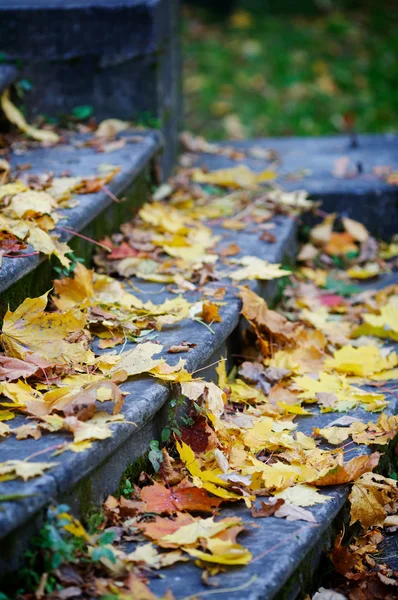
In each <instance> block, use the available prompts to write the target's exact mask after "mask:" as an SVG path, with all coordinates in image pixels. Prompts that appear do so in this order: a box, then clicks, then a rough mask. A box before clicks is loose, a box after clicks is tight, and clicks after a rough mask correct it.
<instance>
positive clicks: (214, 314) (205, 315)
mask: <svg viewBox="0 0 398 600" xmlns="http://www.w3.org/2000/svg"><path fill="white" fill-rule="evenodd" d="M200 318H201V319H203V321H204V322H205V323H221V321H222V318H221V317H220V315H219V313H218V306H217V304H213V303H212V302H204V303H203V308H202V312H201V314H200Z"/></svg>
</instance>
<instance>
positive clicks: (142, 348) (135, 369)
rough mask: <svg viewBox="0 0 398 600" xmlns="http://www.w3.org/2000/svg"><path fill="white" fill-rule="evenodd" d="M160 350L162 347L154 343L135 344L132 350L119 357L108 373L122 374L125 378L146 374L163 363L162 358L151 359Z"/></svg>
mask: <svg viewBox="0 0 398 600" xmlns="http://www.w3.org/2000/svg"><path fill="white" fill-rule="evenodd" d="M162 350H163V346H160V345H159V344H155V343H154V342H143V343H142V344H137V346H135V347H134V348H132V350H127V351H126V352H123V353H122V354H120V355H119V360H118V362H117V363H116V364H115V365H114V366H113V367H112V369H111V371H110V373H111V374H113V373H121V372H124V373H125V375H126V376H127V377H130V376H132V375H139V374H140V373H147V372H148V371H150V370H151V369H153V368H154V367H156V366H157V365H160V364H162V363H164V362H165V361H164V359H163V358H153V355H154V354H159V352H161V351H162Z"/></svg>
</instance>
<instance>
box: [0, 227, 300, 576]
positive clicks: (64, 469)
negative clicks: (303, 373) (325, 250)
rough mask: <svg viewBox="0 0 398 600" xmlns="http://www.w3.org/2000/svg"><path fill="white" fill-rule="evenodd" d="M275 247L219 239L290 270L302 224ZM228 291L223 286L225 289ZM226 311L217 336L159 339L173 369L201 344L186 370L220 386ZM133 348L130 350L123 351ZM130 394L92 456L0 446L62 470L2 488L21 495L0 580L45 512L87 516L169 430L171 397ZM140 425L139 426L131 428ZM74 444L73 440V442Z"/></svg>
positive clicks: (6, 519) (158, 296)
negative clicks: (181, 351)
mask: <svg viewBox="0 0 398 600" xmlns="http://www.w3.org/2000/svg"><path fill="white" fill-rule="evenodd" d="M274 222H275V228H274V229H273V233H274V234H275V237H276V240H277V241H276V242H275V243H274V244H267V243H263V244H259V242H258V233H257V234H254V233H249V232H239V233H238V234H237V233H236V232H232V231H231V232H228V233H227V234H225V230H224V229H222V228H221V227H219V228H216V230H217V231H216V233H217V234H223V240H222V241H221V242H220V244H221V245H222V246H224V245H229V244H230V243H231V241H232V240H233V241H234V242H235V243H238V244H239V246H240V247H241V250H242V255H255V256H259V257H260V258H264V259H267V260H268V261H270V262H273V263H275V262H277V263H280V262H284V261H287V262H289V263H291V261H292V260H293V258H294V254H295V249H296V235H295V234H296V223H295V221H293V220H291V219H290V218H287V217H284V216H278V217H276V218H275V220H274ZM129 281H131V283H132V284H133V285H134V284H136V286H137V288H139V289H140V290H141V293H139V292H137V291H136V289H135V288H134V292H133V293H134V294H135V295H137V296H138V297H141V298H142V299H144V300H147V299H148V298H150V299H151V301H152V302H154V303H156V304H158V303H161V302H163V301H164V300H165V299H166V298H167V297H169V298H171V297H175V295H174V294H171V293H169V292H165V291H164V286H162V285H160V284H156V283H149V282H143V281H142V280H134V278H131V280H129ZM220 285H222V282H220ZM252 287H253V289H254V290H255V291H256V292H257V293H260V294H261V295H263V296H264V297H265V298H266V299H267V300H268V301H271V300H272V298H273V297H274V296H275V293H276V291H277V286H276V284H275V283H274V282H266V283H262V284H261V283H259V282H254V284H253V286H252ZM186 298H187V299H188V300H190V301H195V300H199V299H200V296H199V295H198V294H195V293H190V294H187V295H186ZM224 301H225V302H226V304H225V305H224V306H222V307H221V309H220V314H221V316H222V322H221V323H215V324H213V325H212V329H213V331H214V333H212V332H211V331H210V330H209V329H208V328H207V327H205V326H203V325H202V324H200V323H198V322H196V321H193V320H185V321H182V322H180V323H177V324H176V325H174V326H172V327H168V328H164V330H162V331H161V332H159V333H158V335H157V337H156V340H157V341H159V342H160V343H161V344H163V345H164V351H163V353H162V354H161V355H160V356H163V357H164V358H165V359H166V361H167V362H168V363H170V364H173V363H174V362H177V361H178V359H179V358H180V357H179V356H178V355H171V354H168V353H167V348H169V347H170V346H172V345H176V344H179V343H181V342H182V341H184V340H187V341H193V342H195V343H196V348H193V349H192V350H191V351H190V352H189V353H188V354H186V355H184V358H186V360H187V366H186V368H187V369H188V370H189V371H196V370H197V369H203V368H204V367H207V366H208V365H213V366H212V367H210V368H208V369H207V370H204V371H202V372H201V373H200V375H201V376H203V377H206V378H210V379H213V380H214V379H215V366H214V363H216V362H218V361H219V360H220V359H221V358H222V357H226V356H228V355H229V356H231V354H232V353H233V351H234V348H233V343H234V336H233V332H234V331H235V330H236V328H237V325H238V322H239V312H240V301H239V300H238V299H237V297H236V295H235V294H234V293H233V292H232V291H230V292H227V294H226V296H225V299H224ZM130 346H132V345H131V344H130V343H128V344H126V347H125V349H128V348H129V347H130ZM122 389H123V390H124V391H125V392H127V394H128V395H127V396H126V398H125V402H124V406H123V409H122V413H123V415H124V417H125V420H126V421H128V422H129V423H115V424H113V425H112V430H113V436H112V437H111V438H109V439H106V440H103V441H101V442H97V443H94V444H93V446H92V448H90V449H88V450H86V451H85V452H83V453H78V454H75V453H72V452H65V453H63V454H61V455H60V456H57V457H56V458H55V459H54V458H53V459H52V458H51V454H52V452H54V449H55V447H56V446H57V445H58V444H62V443H63V442H65V441H66V440H67V439H68V436H67V435H66V434H62V433H59V434H58V433H55V434H51V435H45V436H43V437H42V438H40V439H39V440H33V439H26V440H23V441H18V440H16V439H15V437H14V436H13V437H11V436H10V437H9V438H7V439H5V440H4V441H3V442H2V443H1V459H2V460H8V459H26V458H27V457H29V456H31V455H33V454H35V455H37V453H38V452H39V453H40V454H39V457H40V458H35V459H34V460H42V461H43V460H54V461H56V462H58V465H57V466H56V467H54V468H52V469H50V470H49V471H47V472H46V474H45V475H43V476H42V477H38V478H36V479H32V480H30V481H28V482H26V483H22V482H18V481H10V482H6V483H0V495H1V494H5V493H7V494H8V493H11V494H14V493H15V494H22V495H24V496H26V498H23V499H21V500H18V501H15V502H10V503H2V507H3V508H4V511H2V512H1V511H0V557H1V558H0V576H1V575H4V574H5V573H7V572H8V571H9V570H11V569H15V568H16V566H17V565H18V559H19V558H20V556H21V554H22V552H23V550H24V549H25V548H26V547H27V544H28V540H29V538H30V537H31V535H32V533H33V532H35V531H37V529H38V527H40V524H41V523H42V521H43V519H44V517H45V510H46V508H47V506H48V505H49V503H50V502H65V503H67V504H69V505H70V506H71V507H72V510H73V511H74V512H75V513H76V514H80V515H81V514H84V513H87V511H88V510H89V509H90V508H91V507H93V506H99V505H100V503H101V502H102V501H103V500H104V499H105V498H106V497H107V495H108V494H110V493H112V492H114V491H115V489H116V488H117V487H118V485H119V482H120V479H121V477H122V475H123V473H124V472H125V471H126V469H131V468H132V466H133V465H134V464H135V463H136V462H137V461H138V460H139V459H140V458H141V457H142V456H143V455H144V454H145V453H146V451H147V450H148V447H149V443H150V441H151V440H153V439H160V434H161V431H162V429H163V427H164V426H165V424H166V422H167V401H168V399H170V398H171V397H172V390H170V389H169V388H168V387H167V386H165V385H161V384H159V383H156V382H155V381H154V380H153V379H151V378H150V377H147V378H145V377H142V378H140V379H135V380H133V381H128V382H126V383H124V384H122ZM24 422H26V420H25V418H24V417H23V416H21V417H17V418H16V419H14V421H13V423H15V425H16V426H18V425H20V424H22V423H24ZM133 423H134V424H133ZM69 439H70V437H69Z"/></svg>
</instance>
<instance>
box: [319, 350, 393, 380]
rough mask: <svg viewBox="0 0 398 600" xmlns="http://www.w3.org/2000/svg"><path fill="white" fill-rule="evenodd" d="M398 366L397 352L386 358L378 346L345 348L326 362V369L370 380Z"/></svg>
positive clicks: (337, 351)
mask: <svg viewBox="0 0 398 600" xmlns="http://www.w3.org/2000/svg"><path fill="white" fill-rule="evenodd" d="M397 364H398V356H397V354H396V353H395V352H391V353H390V354H389V355H388V356H387V357H384V356H383V355H382V354H381V352H380V349H379V348H378V347H377V346H361V347H359V348H354V346H343V347H342V348H340V349H339V350H336V351H335V353H334V356H333V358H329V359H327V360H326V362H325V365H326V367H328V368H333V369H336V371H339V372H340V373H347V374H349V375H351V374H353V375H360V376H362V377H370V378H371V376H372V375H373V373H379V372H380V371H384V370H387V369H392V368H393V367H395V366H396V365H397Z"/></svg>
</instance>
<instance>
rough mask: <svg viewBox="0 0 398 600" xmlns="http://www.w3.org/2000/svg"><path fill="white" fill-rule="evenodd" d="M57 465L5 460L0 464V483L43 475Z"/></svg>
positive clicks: (25, 479)
mask: <svg viewBox="0 0 398 600" xmlns="http://www.w3.org/2000/svg"><path fill="white" fill-rule="evenodd" d="M57 464H58V463H54V462H52V463H50V462H49V463H46V462H43V463H40V462H27V461H24V460H6V461H5V462H2V463H0V481H9V480H11V479H16V478H17V477H19V478H20V479H23V480H24V481H28V479H32V478H33V477H38V476H39V475H43V473H44V471H47V469H51V468H52V467H55V466H56V465H57Z"/></svg>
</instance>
